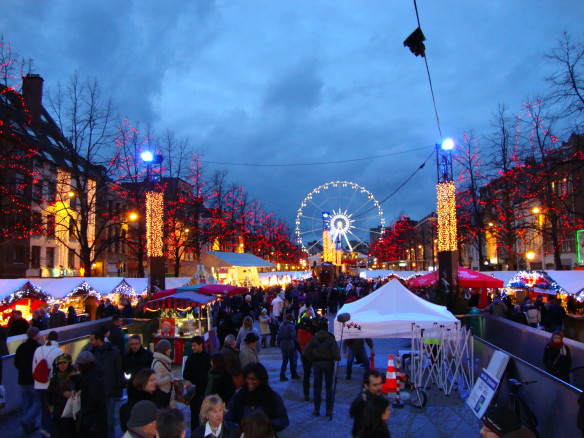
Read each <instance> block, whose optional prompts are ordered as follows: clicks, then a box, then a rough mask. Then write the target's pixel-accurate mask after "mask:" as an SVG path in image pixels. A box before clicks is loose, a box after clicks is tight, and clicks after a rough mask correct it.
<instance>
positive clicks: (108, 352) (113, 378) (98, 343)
mask: <svg viewBox="0 0 584 438" xmlns="http://www.w3.org/2000/svg"><path fill="white" fill-rule="evenodd" d="M106 332H107V329H106V328H105V327H102V328H101V329H99V330H97V331H96V332H95V333H93V334H91V335H90V336H89V343H90V344H91V349H90V350H89V351H91V353H93V355H94V356H95V362H96V363H97V365H98V367H99V368H100V369H101V372H102V373H103V381H104V389H105V395H106V412H107V415H106V419H107V438H114V436H115V435H114V413H115V406H116V402H117V401H118V399H119V398H120V397H121V396H122V388H123V386H124V376H123V373H122V355H121V354H120V350H118V348H117V347H116V346H115V345H112V344H111V343H109V342H105V333H106Z"/></svg>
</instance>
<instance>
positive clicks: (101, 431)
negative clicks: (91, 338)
mask: <svg viewBox="0 0 584 438" xmlns="http://www.w3.org/2000/svg"><path fill="white" fill-rule="evenodd" d="M75 365H76V366H77V369H78V370H79V381H78V382H77V386H76V388H75V390H76V391H81V410H80V411H79V414H78V428H79V433H78V434H77V436H79V437H83V438H104V437H105V436H107V420H106V417H107V413H106V412H107V411H106V400H107V394H106V387H105V380H104V376H103V374H102V371H101V368H100V367H99V365H97V363H96V359H95V356H94V355H93V353H91V352H90V351H82V352H81V353H79V356H78V357H77V361H76V362H75ZM112 419H113V417H112Z"/></svg>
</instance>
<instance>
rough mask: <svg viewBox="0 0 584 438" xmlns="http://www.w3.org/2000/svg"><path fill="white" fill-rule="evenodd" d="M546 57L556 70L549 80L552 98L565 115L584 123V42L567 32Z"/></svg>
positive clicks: (578, 124)
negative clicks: (573, 38)
mask: <svg viewBox="0 0 584 438" xmlns="http://www.w3.org/2000/svg"><path fill="white" fill-rule="evenodd" d="M546 58H547V59H548V61H549V62H551V63H552V64H553V65H554V67H555V71H554V73H553V74H551V75H550V76H549V77H548V78H547V81H548V83H549V84H550V85H551V93H550V97H551V99H552V100H553V101H554V102H555V103H557V104H559V105H560V107H561V108H562V110H563V113H562V114H563V115H565V116H566V117H575V122H576V124H577V126H579V127H582V126H583V124H584V43H582V42H578V41H573V40H572V38H571V37H570V35H569V34H568V33H566V32H564V33H563V34H562V37H561V38H560V40H559V41H558V45H557V47H555V48H553V49H552V50H551V51H550V52H549V53H548V54H547V55H546Z"/></svg>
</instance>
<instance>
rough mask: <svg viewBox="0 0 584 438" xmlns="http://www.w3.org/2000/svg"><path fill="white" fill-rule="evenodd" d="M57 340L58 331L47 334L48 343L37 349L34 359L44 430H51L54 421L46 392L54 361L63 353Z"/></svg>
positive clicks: (33, 367) (34, 373) (36, 385)
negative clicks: (52, 420)
mask: <svg viewBox="0 0 584 438" xmlns="http://www.w3.org/2000/svg"><path fill="white" fill-rule="evenodd" d="M57 341H58V335H57V332H55V331H52V332H50V333H49V335H48V336H47V343H46V344H45V345H43V346H40V347H39V348H37V349H36V350H35V352H34V356H33V359H32V371H33V374H32V376H33V379H34V389H35V390H37V391H38V395H39V397H40V400H41V427H42V430H44V431H50V430H51V423H52V422H51V414H50V412H49V403H48V399H47V393H46V392H47V389H48V388H49V382H50V380H51V377H52V376H53V363H54V362H55V359H56V358H57V357H59V356H60V355H61V354H63V352H62V351H61V349H60V348H59V343H58V342H57Z"/></svg>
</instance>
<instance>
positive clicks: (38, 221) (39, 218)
mask: <svg viewBox="0 0 584 438" xmlns="http://www.w3.org/2000/svg"><path fill="white" fill-rule="evenodd" d="M30 225H31V231H32V234H40V232H41V229H42V227H43V215H42V213H41V212H40V211H33V212H32V216H31V224H30Z"/></svg>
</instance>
